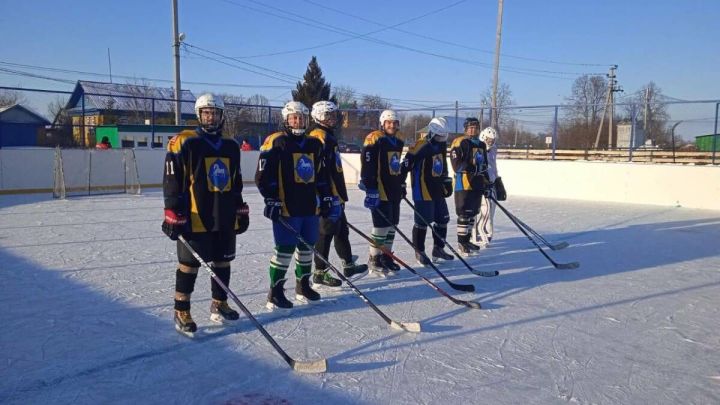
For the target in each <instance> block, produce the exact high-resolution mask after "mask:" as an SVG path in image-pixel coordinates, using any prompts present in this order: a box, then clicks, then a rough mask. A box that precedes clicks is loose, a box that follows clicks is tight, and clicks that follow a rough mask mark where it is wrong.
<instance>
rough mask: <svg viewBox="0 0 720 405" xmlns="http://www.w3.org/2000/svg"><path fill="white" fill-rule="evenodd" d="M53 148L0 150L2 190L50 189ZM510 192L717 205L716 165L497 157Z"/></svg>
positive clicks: (156, 180)
mask: <svg viewBox="0 0 720 405" xmlns="http://www.w3.org/2000/svg"><path fill="white" fill-rule="evenodd" d="M258 155H259V152H257V151H251V152H242V172H243V179H244V180H245V181H246V182H252V181H253V176H254V174H255V166H256V164H257V159H258ZM135 156H136V159H137V164H138V172H139V177H140V183H141V184H142V186H143V187H144V188H147V187H159V186H160V185H161V184H162V172H163V164H164V163H163V162H164V157H165V151H163V150H141V149H136V150H135ZM53 159H54V150H53V149H41V148H28V149H0V193H2V194H7V193H33V192H35V193H37V192H42V193H45V192H47V193H51V192H52V187H53ZM343 165H344V166H343V168H344V171H345V181H346V182H347V183H349V184H357V182H358V180H359V178H360V173H359V169H360V155H359V154H345V155H343ZM498 167H499V171H500V175H501V176H502V177H503V180H504V183H505V186H506V188H507V190H508V194H509V196H510V198H512V196H513V195H524V196H537V197H550V198H566V199H577V200H588V201H608V202H621V203H634V204H652V205H665V206H674V205H681V206H683V207H689V208H703V209H712V210H720V167H719V166H687V165H672V164H661V165H660V164H648V163H611V162H582V161H580V162H578V161H574V162H570V161H530V160H514V159H502V160H500V161H499V162H498Z"/></svg>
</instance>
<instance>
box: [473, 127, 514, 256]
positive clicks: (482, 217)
mask: <svg viewBox="0 0 720 405" xmlns="http://www.w3.org/2000/svg"><path fill="white" fill-rule="evenodd" d="M497 138H498V133H497V131H496V130H495V128H493V127H487V128H485V129H483V130H482V131H481V132H480V140H481V141H482V142H483V143H485V145H486V146H487V157H488V161H487V163H488V180H489V181H490V186H489V187H487V188H486V189H485V193H483V196H482V198H481V199H480V214H479V215H477V216H476V217H475V223H474V225H473V229H472V235H473V240H474V241H475V243H480V244H481V245H482V246H483V247H487V246H488V244H490V242H491V241H492V237H493V219H494V218H495V202H494V201H493V200H491V199H490V197H492V198H494V199H496V200H498V201H504V200H505V198H507V196H506V194H505V186H504V185H503V182H502V179H501V178H500V177H499V176H498V169H497V146H496V144H497Z"/></svg>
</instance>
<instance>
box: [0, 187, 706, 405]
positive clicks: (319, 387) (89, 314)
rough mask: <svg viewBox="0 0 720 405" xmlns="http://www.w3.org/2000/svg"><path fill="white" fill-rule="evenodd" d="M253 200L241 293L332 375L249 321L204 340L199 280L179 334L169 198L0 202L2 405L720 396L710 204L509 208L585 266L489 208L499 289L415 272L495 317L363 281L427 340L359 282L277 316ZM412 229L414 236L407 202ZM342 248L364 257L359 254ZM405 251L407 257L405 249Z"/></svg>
mask: <svg viewBox="0 0 720 405" xmlns="http://www.w3.org/2000/svg"><path fill="white" fill-rule="evenodd" d="M361 198H362V195H361V193H360V192H359V191H357V190H355V191H353V192H352V193H351V199H352V204H351V205H350V207H349V208H348V217H349V219H350V221H352V222H353V223H354V224H356V225H358V226H359V227H360V228H361V229H365V230H366V231H368V232H369V230H370V227H371V225H370V221H369V215H368V214H367V212H366V210H364V209H363V208H361V207H360V206H359V201H361ZM246 199H247V200H248V201H249V203H250V206H251V209H252V210H253V212H252V218H251V225H250V230H249V232H248V233H246V234H245V235H242V236H241V237H240V238H239V240H238V253H239V254H238V257H237V259H236V260H235V261H234V262H233V276H232V281H231V288H232V289H233V290H234V291H235V292H236V293H237V295H238V296H239V297H240V299H241V300H243V301H244V302H245V304H246V305H247V306H248V307H249V308H250V310H251V311H253V312H254V313H255V314H257V318H258V319H259V320H260V322H262V323H263V324H264V325H265V326H266V327H267V329H268V331H269V332H270V333H271V334H272V335H273V336H274V337H275V338H276V339H277V341H278V342H279V343H280V345H282V347H284V348H285V349H286V350H287V351H288V353H289V354H290V355H291V356H294V357H297V358H299V359H317V358H320V357H327V358H328V362H329V371H328V372H327V373H325V374H321V375H300V374H296V373H293V372H292V371H290V370H289V369H288V367H287V366H286V364H285V363H284V362H283V361H282V360H281V359H280V357H279V356H278V355H277V354H276V353H275V352H274V351H273V350H272V348H271V347H270V345H269V344H268V343H267V342H266V341H265V340H264V339H263V338H262V336H261V335H260V334H259V333H258V332H257V331H256V330H255V329H254V328H253V326H252V325H251V324H250V323H249V322H248V321H247V320H245V319H244V318H241V321H240V322H239V323H238V324H237V325H236V326H232V327H226V328H224V329H223V328H213V327H212V326H211V325H210V322H209V319H208V316H209V300H210V291H209V290H210V288H209V277H207V276H206V275H205V274H204V273H202V275H201V277H199V278H198V283H197V286H196V289H195V294H194V296H193V298H194V299H193V304H194V306H193V315H194V317H195V319H196V321H198V323H199V325H200V326H201V328H202V330H203V335H202V336H201V337H198V338H197V339H196V340H195V341H191V340H188V339H187V338H184V337H182V336H180V335H178V334H177V333H176V332H175V331H174V329H173V324H172V296H173V291H174V273H175V245H174V244H173V243H172V242H171V241H169V240H168V239H167V238H166V237H165V236H164V235H163V234H162V233H161V231H160V222H161V216H162V210H161V207H162V199H161V194H160V193H159V192H158V191H156V190H155V191H149V192H146V193H145V194H144V195H142V196H139V197H138V196H126V195H117V196H93V197H90V198H75V199H71V200H67V201H53V200H50V199H48V198H47V197H44V196H43V197H41V196H0V304H2V311H0V325H2V328H3V331H2V333H0V376H1V377H0V402H1V403H12V404H31V403H57V404H65V403H72V404H84V403H92V404H96V403H178V404H185V403H186V404H195V403H211V404H223V403H227V404H253V403H263V404H266V403H270V404H272V403H278V404H288V403H293V404H317V403H341V404H439V403H442V404H460V403H463V404H480V403H482V404H518V403H523V404H547V403H564V402H574V403H582V404H584V403H594V404H598V403H602V404H621V403H623V404H627V403H653V404H675V403H687V404H689V403H694V404H711V403H719V402H720V350H718V349H720V333H718V332H720V331H719V327H718V325H719V324H720V316H719V314H718V311H719V310H718V308H720V255H719V253H720V250H719V246H720V243H719V242H720V213H718V212H712V211H698V210H690V209H684V208H677V207H651V206H637V205H621V204H608V203H586V202H576V201H562V200H550V199H538V198H522V197H511V199H510V201H508V202H507V204H506V206H507V207H508V208H509V209H510V210H511V211H513V212H514V213H515V214H516V215H517V216H519V217H520V218H521V219H523V220H524V221H525V222H527V223H528V224H530V225H531V226H533V227H535V229H536V230H537V231H539V232H541V233H543V234H544V235H545V236H546V237H547V238H549V239H551V240H553V241H560V240H566V241H568V242H569V243H570V244H571V246H570V247H569V248H567V249H565V250H562V251H558V252H550V254H551V255H552V256H553V257H555V258H556V260H557V261H560V262H569V261H575V260H578V261H580V262H581V267H580V268H579V269H576V270H556V269H553V268H551V267H550V266H548V262H547V261H546V260H545V259H544V258H543V257H542V256H541V255H540V254H539V252H537V250H535V249H534V247H532V245H530V243H529V241H528V240H527V239H526V238H525V237H524V236H523V235H522V234H520V233H519V232H518V231H517V229H515V228H514V226H513V225H512V223H510V222H509V221H508V220H507V219H506V218H504V217H503V216H502V213H501V212H500V211H498V215H497V234H496V239H495V241H494V243H493V245H492V246H491V248H489V249H487V250H484V251H483V252H482V254H481V255H479V256H477V257H474V258H472V259H471V260H470V263H471V264H472V265H474V266H475V267H476V268H478V269H481V270H498V271H500V276H499V277H495V278H480V277H477V276H475V275H472V274H470V273H468V272H467V271H466V270H465V269H464V267H462V266H461V265H459V263H455V264H454V265H450V264H444V265H442V266H441V270H443V271H445V272H446V273H447V275H448V276H449V277H450V278H451V279H452V280H453V281H455V282H458V283H472V284H474V285H475V286H476V287H477V288H478V292H476V293H459V292H456V291H452V290H451V289H450V288H449V287H448V286H447V284H445V283H444V282H442V280H440V279H439V277H437V276H436V275H435V273H434V272H432V270H430V269H422V268H419V271H420V272H421V273H422V274H424V275H425V276H427V277H429V278H431V279H432V280H433V281H435V282H437V283H438V284H439V285H440V286H441V287H442V288H444V289H446V290H448V291H449V292H451V293H452V294H453V295H455V296H457V297H459V298H462V299H476V300H478V301H480V302H482V304H483V306H484V307H485V308H486V309H482V310H473V309H467V308H464V307H460V306H457V305H454V304H453V303H452V302H450V301H449V300H447V299H445V298H443V297H442V296H440V295H438V294H437V293H436V292H435V291H433V290H432V289H430V288H428V286H427V285H425V284H424V283H423V282H422V281H420V280H419V279H418V278H416V277H415V276H413V275H412V274H410V273H409V272H407V271H402V272H401V273H400V275H398V276H397V277H395V278H393V279H388V280H381V279H374V278H371V277H365V278H363V279H361V280H359V281H358V282H357V285H358V287H359V288H360V289H362V290H363V291H364V292H365V293H366V294H367V295H368V296H369V297H370V298H371V299H372V300H373V301H374V302H375V303H376V304H377V305H378V306H379V307H380V308H381V309H382V310H383V311H386V313H387V314H388V315H389V316H390V317H392V318H393V319H396V320H410V321H415V320H416V321H420V322H421V323H422V326H423V328H424V331H423V332H422V333H420V334H411V333H403V332H397V331H394V330H392V329H390V328H388V327H387V325H386V324H385V323H384V322H383V321H382V320H381V319H380V318H379V317H378V316H377V315H376V314H375V313H374V312H372V311H371V310H370V308H369V307H368V306H367V305H365V304H364V303H363V302H362V301H361V300H360V299H358V297H357V296H355V295H354V294H353V293H352V292H351V291H350V290H343V291H341V292H338V293H336V294H334V295H332V296H327V297H326V299H325V300H324V301H323V302H322V303H321V304H319V305H316V306H314V307H311V308H308V307H296V309H295V310H294V311H293V312H292V313H291V314H289V315H277V314H272V313H268V312H267V311H266V310H265V309H264V303H265V295H266V293H267V288H268V275H267V265H268V259H269V256H270V253H271V250H272V242H271V240H272V236H271V230H270V223H269V222H268V221H267V220H265V218H263V217H262V216H261V211H262V203H261V198H260V196H259V194H258V193H257V190H255V189H253V188H249V189H248V190H247V192H246ZM451 209H452V208H451ZM402 217H403V219H402V224H401V228H402V229H403V230H404V231H406V232H407V233H409V232H410V229H411V226H412V225H411V224H412V220H411V215H410V210H409V209H408V208H407V206H405V205H403V208H402ZM453 218H454V216H453ZM454 228H455V227H454V220H453V221H452V222H451V225H450V235H453V233H454V230H455V229H454ZM351 238H352V241H353V243H354V248H355V253H357V254H359V255H360V256H361V258H362V260H363V261H364V260H365V258H366V257H367V247H366V245H365V244H363V242H362V241H361V240H360V238H359V237H358V236H357V235H354V234H352V236H351ZM429 239H430V238H429V237H428V240H429ZM451 239H454V238H452V237H451ZM428 244H429V243H428ZM396 250H397V251H398V252H399V253H398V254H399V256H401V257H402V258H404V259H406V260H407V261H410V259H412V258H413V255H412V253H411V250H410V249H409V247H408V246H407V244H406V243H404V242H403V241H402V240H401V239H400V238H397V239H396ZM333 260H334V261H335V262H338V260H337V258H336V257H335V256H334V253H333ZM411 262H412V263H414V260H412V261H411Z"/></svg>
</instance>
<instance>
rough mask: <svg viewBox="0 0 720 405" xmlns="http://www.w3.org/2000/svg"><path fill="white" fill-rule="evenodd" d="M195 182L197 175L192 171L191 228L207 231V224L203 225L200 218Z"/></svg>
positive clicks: (194, 230)
mask: <svg viewBox="0 0 720 405" xmlns="http://www.w3.org/2000/svg"><path fill="white" fill-rule="evenodd" d="M194 184H195V175H194V174H193V173H190V187H189V190H190V230H191V231H192V232H207V229H205V225H203V223H202V219H200V213H199V210H198V206H197V200H196V199H195V191H194V190H195V187H193V185H194Z"/></svg>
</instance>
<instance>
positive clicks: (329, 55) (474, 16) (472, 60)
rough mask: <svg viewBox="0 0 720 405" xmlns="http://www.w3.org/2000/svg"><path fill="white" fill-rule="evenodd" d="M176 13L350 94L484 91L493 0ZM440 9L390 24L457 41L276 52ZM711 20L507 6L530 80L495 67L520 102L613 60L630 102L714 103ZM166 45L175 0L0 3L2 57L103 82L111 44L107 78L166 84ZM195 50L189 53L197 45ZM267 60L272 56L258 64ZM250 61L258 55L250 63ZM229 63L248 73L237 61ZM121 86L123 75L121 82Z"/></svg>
mask: <svg viewBox="0 0 720 405" xmlns="http://www.w3.org/2000/svg"><path fill="white" fill-rule="evenodd" d="M313 3H315V4H313ZM454 3H458V4H454ZM179 4H180V30H181V31H182V32H184V33H186V35H187V37H186V40H185V41H186V42H187V43H188V44H191V45H194V46H197V47H201V48H205V49H208V50H211V51H214V52H217V53H220V54H223V55H229V56H234V57H240V58H244V59H241V60H242V61H245V62H248V63H252V64H255V65H259V66H261V67H262V68H267V69H272V70H274V71H276V72H282V73H285V74H288V75H290V76H292V77H300V76H301V75H302V74H303V72H304V70H305V68H306V66H307V62H308V61H309V59H310V57H311V56H312V55H316V56H317V57H318V61H319V63H320V66H321V67H322V69H323V71H324V73H325V76H326V78H327V79H328V80H329V81H331V82H332V83H333V84H334V85H347V86H351V87H353V88H355V89H356V90H358V91H359V92H363V93H371V94H380V95H382V96H384V97H389V98H396V99H403V100H427V101H421V102H418V103H417V104H425V105H438V104H445V103H453V102H454V101H455V100H460V102H461V104H463V105H473V104H475V105H477V104H478V103H479V99H480V94H481V93H482V92H483V91H484V90H485V89H486V88H487V87H488V85H489V84H490V82H491V77H492V70H491V68H490V67H491V65H492V62H493V55H492V51H493V50H494V43H495V22H496V15H497V1H496V0H467V1H464V2H463V1H459V0H438V1H432V2H431V1H417V0H416V1H375V0H365V1H335V2H327V1H322V0H310V1H304V0H292V1H290V0H273V1H271V0H252V1H248V0H179ZM453 4H454V5H453ZM267 6H270V7H275V8H276V9H272V8H268V7H267ZM323 6H327V7H332V8H335V9H337V10H339V11H341V12H342V13H338V12H336V11H331V10H328V9H326V8H323ZM442 8H445V10H442V11H437V12H434V13H432V14H430V15H428V16H425V17H423V18H419V19H416V20H415V21H411V22H409V23H406V24H403V25H399V26H398V27H397V28H400V29H403V30H406V31H409V32H411V33H414V34H420V35H423V36H426V37H431V38H434V39H436V40H438V41H446V42H451V43H454V44H458V45H461V46H457V45H451V44H448V43H441V42H438V41H433V40H431V39H428V38H422V37H419V36H417V35H412V34H408V33H403V32H397V31H395V30H393V29H386V30H384V31H381V32H378V33H375V34H372V35H368V36H366V37H364V38H374V39H377V40H381V41H385V42H387V43H391V44H395V45H397V46H398V47H399V48H398V47H390V46H388V45H385V44H378V43H373V42H370V41H366V40H363V39H360V38H355V39H351V40H348V41H345V42H340V43H336V44H335V45H331V46H323V47H318V48H315V49H311V50H303V51H299V52H294V53H282V52H285V51H292V50H297V49H301V48H308V47H314V46H318V45H323V44H327V43H330V42H333V41H340V40H343V39H347V38H348V35H352V34H348V35H343V34H341V33H338V32H336V30H337V29H340V30H346V32H351V33H356V34H365V33H368V32H371V31H377V30H382V29H383V26H385V27H387V26H391V25H395V24H398V23H401V22H404V21H407V20H409V19H412V18H414V17H418V16H422V15H423V14H427V13H428V12H431V11H433V10H439V9H442ZM278 9H285V10H287V11H288V12H289V13H293V14H294V15H304V16H306V17H307V18H312V19H315V20H317V22H306V23H298V22H295V21H289V20H287V19H283V18H281V17H279V16H278V15H282V16H285V17H286V18H290V19H296V18H297V17H296V16H294V15H293V14H288V13H282V12H281V11H278ZM268 13H272V14H276V15H270V14H268ZM348 14H352V15H355V16H358V17H362V18H365V19H367V20H370V21H372V22H369V21H362V20H360V19H358V18H354V17H350V16H349V15H348ZM320 21H322V22H324V24H320V23H319V22H320ZM719 21H720V1H716V0H682V1H679V0H655V1H651V0H634V1H628V0H625V1H621V0H609V1H607V0H606V1H582V0H550V1H536V0H506V1H505V12H504V19H503V41H502V52H503V54H504V56H503V58H502V60H501V66H503V67H505V68H507V69H510V70H515V69H520V70H523V71H527V72H526V73H530V74H521V73H517V72H511V71H502V72H501V73H500V78H501V81H502V82H505V83H507V84H509V85H510V87H511V89H512V91H513V93H514V99H515V101H516V103H517V104H520V105H535V104H555V103H561V102H563V100H564V98H565V97H566V96H567V95H568V94H569V92H570V87H571V84H572V80H573V79H574V77H576V76H574V75H569V74H566V73H567V72H570V73H594V72H600V73H605V72H607V67H608V65H610V64H618V65H619V70H618V79H619V83H620V85H622V86H623V87H624V89H625V90H626V94H627V92H633V91H636V90H637V89H638V88H640V87H641V86H642V85H643V84H645V83H647V82H648V81H651V80H652V81H654V82H655V83H657V84H658V85H659V86H660V87H661V88H662V89H663V91H664V93H665V94H666V95H668V96H671V97H676V98H681V99H716V98H720V80H719V79H720V77H719V76H720V75H719V74H718V72H720V52H718V49H719V44H718V38H720V24H718V22H719ZM373 22H374V23H373ZM378 24H379V25H378ZM321 27H325V28H324V29H323V28H321ZM333 31H335V32H333ZM171 36H172V27H171V1H170V0H162V1H160V0H145V1H140V0H124V1H107V0H106V1H97V0H96V1H88V0H75V1H71V2H67V1H66V2H58V1H39V0H38V1H19V0H0V38H2V47H1V48H0V49H2V52H0V62H6V63H7V62H10V63H17V64H25V65H35V66H44V67H49V68H61V69H69V70H77V71H87V72H97V73H106V72H107V71H108V66H107V48H110V50H111V54H112V69H113V73H114V74H115V75H127V76H137V77H150V78H161V79H167V80H171V79H172V78H173V65H172V50H171V46H170V45H171ZM463 46H464V47H463ZM407 48H413V49H416V50H420V51H422V52H427V53H431V54H437V55H442V56H444V57H447V58H441V57H436V56H431V55H427V54H421V53H418V52H416V51H410V50H408V49H407ZM469 48H474V49H469ZM483 50H484V51H485V52H483ZM190 51H194V52H198V50H197V49H194V48H190ZM272 53H281V54H279V55H269V56H257V55H267V54H272ZM248 56H256V57H252V58H246V59H245V57H248ZM517 57H519V58H517ZM448 58H450V59H452V58H456V59H462V60H464V61H466V62H469V63H465V62H462V61H458V60H450V59H448ZM522 58H527V59H522ZM528 59H541V60H546V61H556V62H570V63H576V64H599V65H600V66H583V65H570V64H564V63H563V64H558V63H549V62H540V61H533V60H528ZM226 62H227V63H231V64H234V65H238V66H243V65H241V64H240V63H239V62H237V61H228V60H226ZM181 63H182V79H183V80H184V81H197V82H219V83H235V84H244V85H270V86H288V83H286V82H284V81H282V80H277V79H274V78H270V77H264V76H261V75H257V74H254V73H250V72H247V71H243V70H240V69H237V68H233V67H229V66H226V65H222V64H220V63H217V62H214V61H212V60H208V59H207V58H200V57H197V56H195V55H191V54H189V53H187V52H183V58H182V60H181ZM245 66H247V65H245ZM0 68H11V69H15V70H21V71H26V72H31V73H34V74H40V75H44V76H49V77H53V78H61V79H66V80H72V81H74V80H77V79H88V80H102V81H104V80H107V78H106V77H105V78H102V77H93V76H87V75H78V74H71V73H61V72H57V71H41V70H37V69H30V68H22V67H17V66H14V67H13V66H8V65H2V64H0ZM253 69H256V70H257V68H253ZM541 71H547V72H566V73H547V72H541ZM264 72H265V73H267V74H269V75H271V76H274V77H276V76H277V74H276V73H271V72H267V71H264ZM537 75H540V76H537ZM543 75H547V76H552V77H544V76H543ZM286 78H287V77H286ZM290 80H291V81H292V80H293V79H290ZM116 81H124V79H118V78H116ZM158 84H159V85H166V86H170V85H171V84H169V83H158ZM0 85H4V86H15V85H20V86H24V87H40V88H52V89H63V90H69V89H71V88H72V86H71V85H70V84H65V83H60V82H54V81H48V80H43V79H37V78H29V77H24V76H17V75H9V74H7V73H2V72H0ZM185 87H186V88H190V89H191V90H193V91H195V92H199V91H201V90H211V91H221V92H229V93H235V94H242V95H243V96H249V95H251V94H254V93H260V94H263V95H265V96H267V97H268V98H269V99H271V100H272V102H273V103H274V104H279V103H281V102H283V101H285V100H287V99H288V98H289V88H274V87H271V88H254V89H253V88H237V87H214V86H208V85H185ZM409 103H412V102H411V101H397V102H396V103H395V104H396V105H397V106H403V107H409V106H410V104H409ZM700 109H701V110H702V111H699V112H697V113H696V114H694V113H693V112H684V113H683V114H684V115H683V117H682V118H696V117H695V115H697V118H699V117H709V116H712V115H713V114H714V111H713V110H714V109H713V108H712V107H711V106H703V107H701V108H700ZM694 110H697V109H694ZM678 111H679V109H678ZM678 114H679V113H678ZM693 114H694V115H693ZM673 118H675V117H673ZM676 119H678V118H676Z"/></svg>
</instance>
